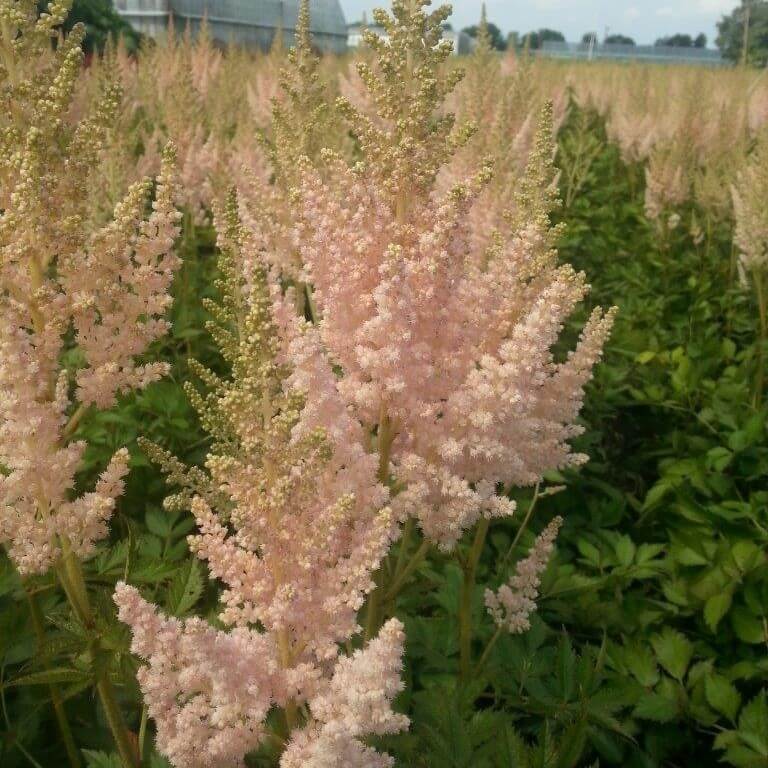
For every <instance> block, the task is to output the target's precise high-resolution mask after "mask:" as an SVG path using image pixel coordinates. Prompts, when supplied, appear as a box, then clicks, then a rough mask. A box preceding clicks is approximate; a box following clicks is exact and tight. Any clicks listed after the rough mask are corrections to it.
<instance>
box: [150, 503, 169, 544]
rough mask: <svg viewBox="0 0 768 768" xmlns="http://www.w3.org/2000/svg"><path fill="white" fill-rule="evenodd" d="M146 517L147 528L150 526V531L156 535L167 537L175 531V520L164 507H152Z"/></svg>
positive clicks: (162, 537)
mask: <svg viewBox="0 0 768 768" xmlns="http://www.w3.org/2000/svg"><path fill="white" fill-rule="evenodd" d="M144 519H145V521H146V523H147V528H149V530H150V532H151V533H154V534H155V536H159V537H160V538H161V539H165V538H168V537H169V536H170V535H171V532H172V531H173V521H172V520H171V517H170V515H169V514H168V513H167V512H165V511H163V510H162V509H158V508H157V507H151V508H150V509H148V510H147V514H146V515H145V518H144Z"/></svg>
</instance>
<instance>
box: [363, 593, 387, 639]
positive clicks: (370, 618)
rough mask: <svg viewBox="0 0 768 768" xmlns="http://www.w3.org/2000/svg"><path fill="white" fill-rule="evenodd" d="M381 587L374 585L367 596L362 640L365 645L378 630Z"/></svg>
mask: <svg viewBox="0 0 768 768" xmlns="http://www.w3.org/2000/svg"><path fill="white" fill-rule="evenodd" d="M381 590H382V588H381V585H378V584H377V585H376V587H375V588H374V589H373V591H372V592H371V594H370V595H369V596H368V609H367V611H366V613H365V633H364V635H363V638H364V640H365V642H366V643H367V642H368V641H369V640H371V639H372V638H373V636H374V635H375V634H376V633H377V632H378V630H379V621H380V619H379V614H380V612H381V610H380V609H381Z"/></svg>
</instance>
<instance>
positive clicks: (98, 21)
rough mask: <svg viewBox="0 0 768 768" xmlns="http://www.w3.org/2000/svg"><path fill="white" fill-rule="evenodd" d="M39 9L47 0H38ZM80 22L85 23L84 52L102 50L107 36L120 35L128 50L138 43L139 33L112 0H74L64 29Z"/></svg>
mask: <svg viewBox="0 0 768 768" xmlns="http://www.w3.org/2000/svg"><path fill="white" fill-rule="evenodd" d="M38 6H39V8H40V9H41V11H44V10H45V9H46V8H47V7H48V2H47V0H38ZM78 22H81V23H82V24H85V33H86V34H85V42H84V44H83V47H84V49H85V51H86V53H93V52H94V51H102V50H104V46H105V45H106V44H107V40H109V38H114V39H116V38H118V37H122V38H123V39H124V40H125V42H126V45H127V46H128V49H129V50H135V49H136V48H137V47H138V45H139V40H140V39H141V35H139V33H138V32H136V30H135V29H134V28H133V27H132V26H131V25H130V24H129V23H128V22H127V21H126V20H125V19H124V18H123V17H122V16H120V15H119V14H118V12H117V11H116V10H115V7H114V5H113V4H112V0H74V3H73V4H72V10H71V11H70V13H69V16H67V20H66V22H64V29H65V30H66V31H69V30H70V29H72V27H73V26H74V25H75V24H76V23H78Z"/></svg>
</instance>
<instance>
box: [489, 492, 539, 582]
mask: <svg viewBox="0 0 768 768" xmlns="http://www.w3.org/2000/svg"><path fill="white" fill-rule="evenodd" d="M540 488H541V483H536V488H535V490H534V491H533V498H532V499H531V503H530V504H529V505H528V511H527V512H526V513H525V517H524V518H523V522H522V524H521V526H520V527H519V528H518V529H517V533H516V534H515V538H514V539H513V540H512V543H511V544H510V545H509V549H508V550H507V554H506V555H504V559H503V560H502V561H501V568H499V570H500V571H501V572H502V573H503V572H504V569H505V568H506V567H507V565H508V564H509V560H510V558H511V557H512V553H513V552H514V551H515V547H516V546H517V545H518V544H519V543H520V538H521V537H522V535H523V533H525V529H526V528H527V527H528V523H529V522H530V521H531V515H532V514H533V510H534V509H535V508H536V503H537V502H538V500H539V489H540Z"/></svg>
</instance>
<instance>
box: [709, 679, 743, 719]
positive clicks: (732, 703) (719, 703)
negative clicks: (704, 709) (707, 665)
mask: <svg viewBox="0 0 768 768" xmlns="http://www.w3.org/2000/svg"><path fill="white" fill-rule="evenodd" d="M704 692H705V694H706V697H707V703H708V704H709V706H710V707H712V709H714V710H715V711H717V712H719V713H720V714H721V715H725V716H726V717H727V718H728V719H729V720H732V721H734V722H735V720H736V715H737V714H738V712H739V707H740V706H741V696H740V695H739V692H738V691H737V690H736V687H735V686H734V685H733V683H731V682H730V680H728V679H727V678H726V677H723V675H718V674H715V673H712V674H709V675H707V677H705V678H704Z"/></svg>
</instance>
